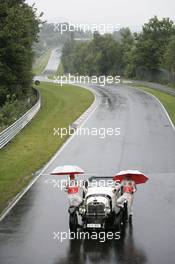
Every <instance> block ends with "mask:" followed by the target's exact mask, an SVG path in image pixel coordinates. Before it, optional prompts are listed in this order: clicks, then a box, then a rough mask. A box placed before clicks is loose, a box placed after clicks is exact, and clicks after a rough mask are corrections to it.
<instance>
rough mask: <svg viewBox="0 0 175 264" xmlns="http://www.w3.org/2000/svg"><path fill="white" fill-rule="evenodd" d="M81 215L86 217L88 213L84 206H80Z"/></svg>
mask: <svg viewBox="0 0 175 264" xmlns="http://www.w3.org/2000/svg"><path fill="white" fill-rule="evenodd" d="M79 213H80V214H81V215H84V214H85V213H86V209H85V207H84V206H80V207H79Z"/></svg>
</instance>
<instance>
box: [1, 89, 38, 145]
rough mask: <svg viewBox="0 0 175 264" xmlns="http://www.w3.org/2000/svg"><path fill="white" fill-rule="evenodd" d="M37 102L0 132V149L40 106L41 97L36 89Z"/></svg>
mask: <svg viewBox="0 0 175 264" xmlns="http://www.w3.org/2000/svg"><path fill="white" fill-rule="evenodd" d="M35 91H36V92H37V97H38V101H37V103H36V104H35V105H34V106H32V108H31V109H30V110H28V111H27V112H26V113H25V114H24V115H23V116H22V117H20V118H19V119H18V120H17V121H16V122H15V123H13V124H12V125H11V126H9V127H7V128H6V129H5V130H3V131H2V132H1V133H0V149H2V148H3V147H4V146H5V145H6V144H7V143H8V142H9V141H10V140H12V139H13V138H14V137H15V136H16V135H17V134H18V133H19V132H20V131H21V130H22V129H23V128H24V127H25V126H26V125H27V124H28V123H29V122H30V121H31V119H32V118H33V117H34V116H35V115H36V114H37V112H38V111H39V109H40V107H41V97H40V94H39V92H38V91H37V90H35Z"/></svg>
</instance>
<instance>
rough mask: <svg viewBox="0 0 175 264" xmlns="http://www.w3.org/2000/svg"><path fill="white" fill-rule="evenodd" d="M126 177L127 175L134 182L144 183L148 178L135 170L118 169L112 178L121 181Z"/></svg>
mask: <svg viewBox="0 0 175 264" xmlns="http://www.w3.org/2000/svg"><path fill="white" fill-rule="evenodd" d="M126 177H129V179H131V180H133V181H134V182H135V183H136V184H141V183H145V182H147V181H148V180H149V178H148V177H147V176H145V175H144V174H143V173H142V172H140V171H137V170H127V171H120V172H119V173H118V174H117V175H116V176H114V178H113V180H114V181H119V182H121V181H123V180H124V179H125V178H126Z"/></svg>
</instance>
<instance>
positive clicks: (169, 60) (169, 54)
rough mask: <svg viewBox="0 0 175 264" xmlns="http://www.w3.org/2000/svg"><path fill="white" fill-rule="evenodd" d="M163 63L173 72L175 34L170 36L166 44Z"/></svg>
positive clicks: (174, 67) (174, 63)
mask: <svg viewBox="0 0 175 264" xmlns="http://www.w3.org/2000/svg"><path fill="white" fill-rule="evenodd" d="M164 65H165V67H166V68H167V69H168V70H169V71H171V72H175V36H174V37H172V38H171V40H170V42H169V43H168V45H167V48H166V51H165V54H164Z"/></svg>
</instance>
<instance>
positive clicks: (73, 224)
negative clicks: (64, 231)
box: [69, 212, 78, 232]
mask: <svg viewBox="0 0 175 264" xmlns="http://www.w3.org/2000/svg"><path fill="white" fill-rule="evenodd" d="M69 228H70V231H71V232H76V231H77V228H78V219H77V214H76V212H74V213H73V214H70V215H69Z"/></svg>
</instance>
